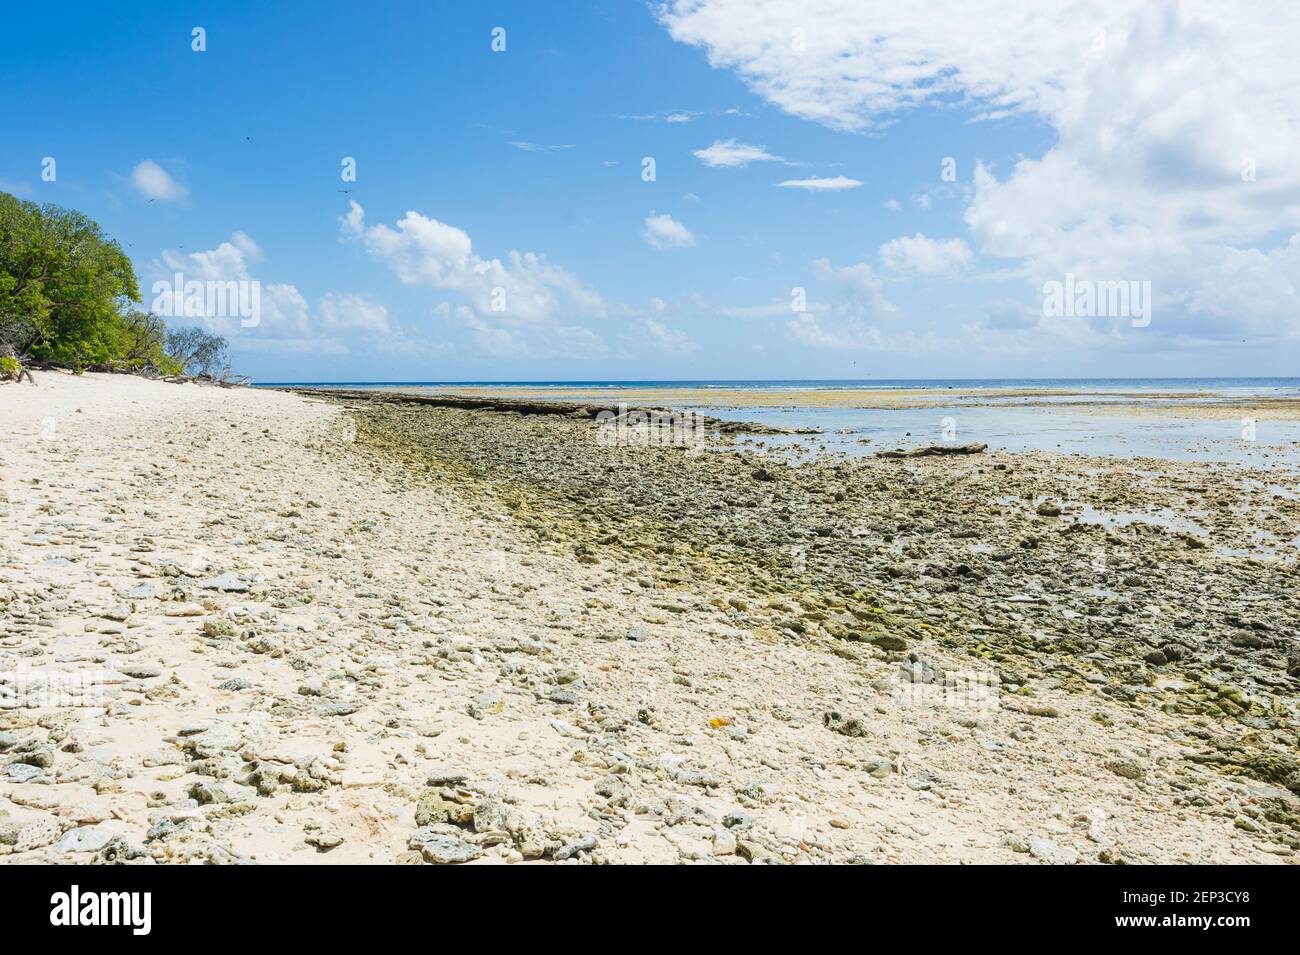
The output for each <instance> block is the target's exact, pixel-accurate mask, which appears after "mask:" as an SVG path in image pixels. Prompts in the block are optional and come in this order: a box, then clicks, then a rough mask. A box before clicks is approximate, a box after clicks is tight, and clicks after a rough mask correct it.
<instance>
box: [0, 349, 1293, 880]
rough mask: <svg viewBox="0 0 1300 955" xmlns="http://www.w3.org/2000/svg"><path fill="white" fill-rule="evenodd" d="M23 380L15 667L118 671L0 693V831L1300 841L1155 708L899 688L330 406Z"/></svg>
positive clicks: (327, 856) (785, 851) (18, 859)
mask: <svg viewBox="0 0 1300 955" xmlns="http://www.w3.org/2000/svg"><path fill="white" fill-rule="evenodd" d="M37 381H38V385H37V386H36V387H32V386H29V385H25V384H24V385H6V386H0V422H2V423H3V431H4V434H5V435H6V437H5V440H4V444H3V464H2V466H0V479H2V481H3V502H0V507H3V514H4V521H3V526H4V528H5V530H4V534H3V538H0V671H5V672H6V673H8V674H10V675H11V678H10V685H11V686H16V685H17V684H16V682H15V681H14V679H13V678H12V674H15V673H25V674H28V675H29V676H30V675H36V676H40V675H42V674H48V673H50V672H52V671H59V672H95V673H100V674H104V673H109V674H114V676H112V677H111V679H106V678H104V677H102V676H101V677H100V678H99V679H100V680H101V682H99V683H96V684H95V686H96V687H97V688H99V689H97V690H96V693H95V694H90V695H89V697H88V698H86V699H83V700H80V701H78V702H80V703H81V704H82V705H74V706H54V707H51V706H42V707H27V706H10V707H8V708H5V709H0V862H2V863H9V864H18V863H30V862H47V861H68V862H80V861H89V860H91V859H93V858H94V857H95V854H96V853H100V854H101V855H102V854H103V853H104V852H106V851H108V852H115V853H118V854H119V855H126V856H128V857H131V858H134V859H135V860H136V861H141V862H145V861H151V862H159V863H163V862H187V861H196V860H197V861H212V862H256V863H277V862H295V863H335V862H343V863H393V862H395V861H400V862H412V863H418V862H421V861H428V862H451V861H477V862H518V861H522V860H534V859H547V860H551V861H566V860H567V861H569V862H679V861H700V862H718V863H724V864H743V863H744V862H745V861H746V860H748V861H751V862H758V861H784V862H821V861H834V862H847V861H867V862H952V863H959V862H968V863H969V862H1003V863H1014V862H1067V863H1070V862H1076V861H1077V862H1095V861H1121V860H1122V861H1128V862H1198V863H1206V862H1239V863H1264V862H1270V861H1284V860H1290V859H1292V858H1294V856H1293V853H1292V850H1291V849H1290V848H1288V847H1286V846H1281V845H1277V844H1275V843H1272V842H1271V841H1269V840H1268V839H1266V838H1264V837H1262V836H1261V835H1260V833H1258V832H1253V831H1251V826H1250V824H1249V820H1248V819H1247V820H1246V821H1245V822H1243V819H1244V818H1245V817H1243V816H1242V814H1241V812H1240V811H1239V810H1240V809H1241V807H1243V806H1245V805H1247V804H1249V803H1250V802H1251V801H1252V800H1253V799H1254V798H1255V797H1256V796H1258V795H1259V794H1260V793H1267V794H1271V795H1276V794H1277V793H1278V792H1279V790H1276V789H1274V788H1272V787H1268V786H1264V785H1263V784H1261V783H1256V782H1251V781H1248V780H1235V779H1230V778H1227V777H1224V776H1221V775H1219V774H1217V773H1215V772H1213V771H1212V770H1210V769H1207V768H1201V767H1197V766H1191V767H1190V768H1189V766H1188V764H1187V763H1186V762H1185V761H1184V757H1185V755H1186V752H1187V744H1186V743H1185V742H1182V741H1179V740H1178V739H1176V738H1175V736H1174V734H1173V733H1172V732H1170V729H1171V727H1172V726H1173V725H1174V722H1175V721H1174V719H1173V718H1172V717H1165V716H1164V715H1163V714H1161V713H1159V712H1155V711H1152V712H1146V713H1136V712H1134V711H1133V710H1131V709H1128V708H1124V707H1122V706H1120V705H1118V704H1116V703H1114V702H1112V701H1109V700H1107V699H1105V698H1102V697H1088V696H1079V695H1067V694H1065V693H1063V692H1058V693H1054V692H1053V691H1051V690H1047V691H1045V692H1043V693H1042V694H1040V695H1039V696H1038V697H1036V698H1035V699H1033V700H1032V701H1030V700H1024V699H1020V698H1013V697H1006V696H1004V697H1002V699H1001V705H1000V706H998V707H997V708H993V709H989V710H987V711H984V712H973V711H972V710H971V709H970V708H965V709H959V708H950V707H945V706H936V705H919V704H917V703H916V702H910V701H909V700H907V699H906V698H903V697H900V696H899V695H898V694H897V692H896V691H897V688H898V682H897V675H896V671H897V665H896V664H895V663H891V662H888V661H887V660H886V659H885V654H884V653H883V652H882V651H880V650H877V649H876V648H875V647H873V646H869V645H865V644H862V645H851V646H849V645H845V646H843V647H840V648H834V647H832V646H831V643H833V641H823V642H821V643H818V642H815V641H810V642H804V643H791V642H788V641H785V640H783V639H780V638H776V639H774V636H775V635H774V634H771V633H767V634H763V633H754V632H750V631H747V630H744V629H741V628H737V627H736V626H734V625H733V623H732V622H731V621H730V620H729V619H728V617H727V615H726V614H725V613H723V612H722V609H721V608H719V607H718V606H717V603H718V601H717V600H716V598H717V596H718V595H717V594H715V593H713V592H710V591H704V590H702V589H701V590H699V591H698V592H696V591H694V590H692V587H691V584H690V582H689V581H688V582H687V583H686V585H685V586H684V587H683V588H679V589H675V590H673V591H671V592H666V591H663V590H661V589H659V588H658V587H657V586H655V585H654V584H653V583H652V581H651V580H650V578H649V576H648V575H646V574H644V573H643V570H644V568H642V567H639V566H637V565H635V564H632V563H628V564H627V565H625V566H619V567H615V568H611V567H609V566H607V565H606V566H592V565H589V564H585V563H582V562H580V561H579V560H578V559H576V557H566V556H564V555H561V554H556V553H550V552H545V553H543V552H540V551H536V550H533V549H530V548H527V547H525V546H524V545H523V544H522V543H521V542H522V541H523V540H524V538H523V536H522V535H521V534H520V533H519V532H518V531H517V529H516V528H515V526H514V525H513V523H512V521H513V520H514V519H513V518H512V517H511V516H509V514H508V513H507V512H504V511H501V512H497V511H494V510H492V509H490V508H488V507H486V506H484V505H482V504H478V503H475V502H471V501H466V500H462V499H459V498H457V497H455V496H453V495H452V494H450V493H449V492H448V491H446V490H444V489H441V488H439V487H437V486H429V485H428V484H427V482H422V481H419V480H416V479H414V478H412V477H411V476H410V475H407V474H405V473H403V472H401V471H398V470H396V469H395V468H394V467H393V466H392V465H387V464H384V465H380V464H379V463H377V462H374V461H369V460H366V459H365V458H364V457H363V456H362V455H360V454H359V453H358V452H357V449H356V446H355V445H353V444H351V443H350V442H349V435H350V428H349V420H348V418H347V417H346V414H345V412H344V411H343V410H342V409H340V408H339V407H337V406H335V405H330V404H325V403H320V402H316V401H311V400H308V399H305V398H302V397H299V396H296V395H292V394H286V393H280V392H270V391H254V390H221V389H215V388H205V387H200V386H197V385H171V384H163V383H157V382H151V381H145V380H142V379H138V378H132V377H127V376H104V375H93V374H87V375H84V376H80V377H73V376H71V375H65V374H59V373H40V372H38V373H37ZM927 659H931V660H935V661H937V662H942V663H943V664H944V665H945V666H948V667H951V668H952V669H954V670H960V669H961V668H962V667H963V666H964V665H966V664H965V663H964V662H963V660H961V659H960V658H957V657H953V656H949V655H946V652H945V651H944V650H943V649H942V648H939V647H937V646H936V647H930V648H927ZM101 691H102V698H100V696H99V694H100V692H101ZM832 712H833V713H839V714H844V715H847V714H852V715H853V716H854V717H855V718H858V719H860V721H861V723H860V725H859V730H860V735H852V734H846V733H845V732H836V731H833V729H832V727H828V726H827V725H826V714H828V713H832ZM832 724H833V725H834V724H835V720H834V719H833V720H832ZM841 728H843V727H841ZM1189 772H1190V773H1192V774H1193V775H1192V776H1189ZM1189 781H1190V783H1192V784H1194V785H1195V788H1196V790H1197V792H1198V793H1199V794H1201V795H1203V796H1204V798H1205V799H1207V800H1209V801H1210V802H1211V803H1212V804H1213V805H1214V806H1215V807H1216V808H1215V811H1213V812H1204V811H1200V810H1194V809H1191V808H1188V807H1187V806H1185V805H1180V804H1179V803H1178V801H1177V799H1178V797H1179V796H1180V795H1182V794H1183V793H1184V792H1186V790H1187V787H1188V785H1189ZM417 805H418V806H419V810H420V823H421V826H420V827H419V828H417V819H416V817H417Z"/></svg>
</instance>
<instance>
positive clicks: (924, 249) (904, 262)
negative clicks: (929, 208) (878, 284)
mask: <svg viewBox="0 0 1300 955" xmlns="http://www.w3.org/2000/svg"><path fill="white" fill-rule="evenodd" d="M880 260H881V261H882V262H884V263H885V267H886V268H888V269H891V270H893V271H895V272H901V273H905V274H910V275H929V276H935V275H952V274H954V273H956V272H960V271H961V270H963V269H965V268H966V267H967V266H969V265H970V262H971V250H970V246H968V245H967V244H966V243H965V242H964V241H962V240H961V239H927V238H926V237H925V235H923V234H922V233H920V232H918V233H917V234H916V235H913V236H906V235H904V236H900V237H898V238H897V239H891V240H890V241H889V242H886V243H885V244H884V245H882V246H881V247H880Z"/></svg>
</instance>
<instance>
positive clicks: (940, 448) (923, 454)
mask: <svg viewBox="0 0 1300 955" xmlns="http://www.w3.org/2000/svg"><path fill="white" fill-rule="evenodd" d="M987 447H988V445H987V444H974V443H972V444H932V445H930V446H929V447H928V448H913V449H912V450H911V451H904V450H903V449H902V448H897V449H895V450H893V451H877V452H876V457H878V458H928V457H930V456H932V455H936V454H979V453H980V452H981V451H983V450H984V449H985V448H987Z"/></svg>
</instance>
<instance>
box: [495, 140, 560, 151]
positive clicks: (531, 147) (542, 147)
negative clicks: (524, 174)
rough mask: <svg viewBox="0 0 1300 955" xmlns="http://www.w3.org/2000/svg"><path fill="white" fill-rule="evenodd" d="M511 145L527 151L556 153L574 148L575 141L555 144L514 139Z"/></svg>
mask: <svg viewBox="0 0 1300 955" xmlns="http://www.w3.org/2000/svg"><path fill="white" fill-rule="evenodd" d="M510 145H511V146H514V147H515V149H519V150H522V151H523V152H526V153H556V152H563V151H564V150H566V149H572V148H573V143H557V144H555V145H548V144H547V143H525V142H519V141H513V142H511V143H510Z"/></svg>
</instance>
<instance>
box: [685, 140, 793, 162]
mask: <svg viewBox="0 0 1300 955" xmlns="http://www.w3.org/2000/svg"><path fill="white" fill-rule="evenodd" d="M692 155H694V156H695V158H696V159H698V160H699V161H700V162H702V163H704V165H706V166H711V167H713V168H715V169H718V168H734V167H738V166H747V165H749V164H750V163H752V162H782V161H783V160H782V159H781V157H780V156H773V155H772V154H771V153H769V152H768V151H767V150H766V149H764V148H763V147H762V146H747V145H745V144H744V143H738V142H736V141H735V140H734V139H719V140H715V141H714V143H713V145H712V146H709V147H707V148H705V149H697V150H695V152H694V153H693V154H692Z"/></svg>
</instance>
